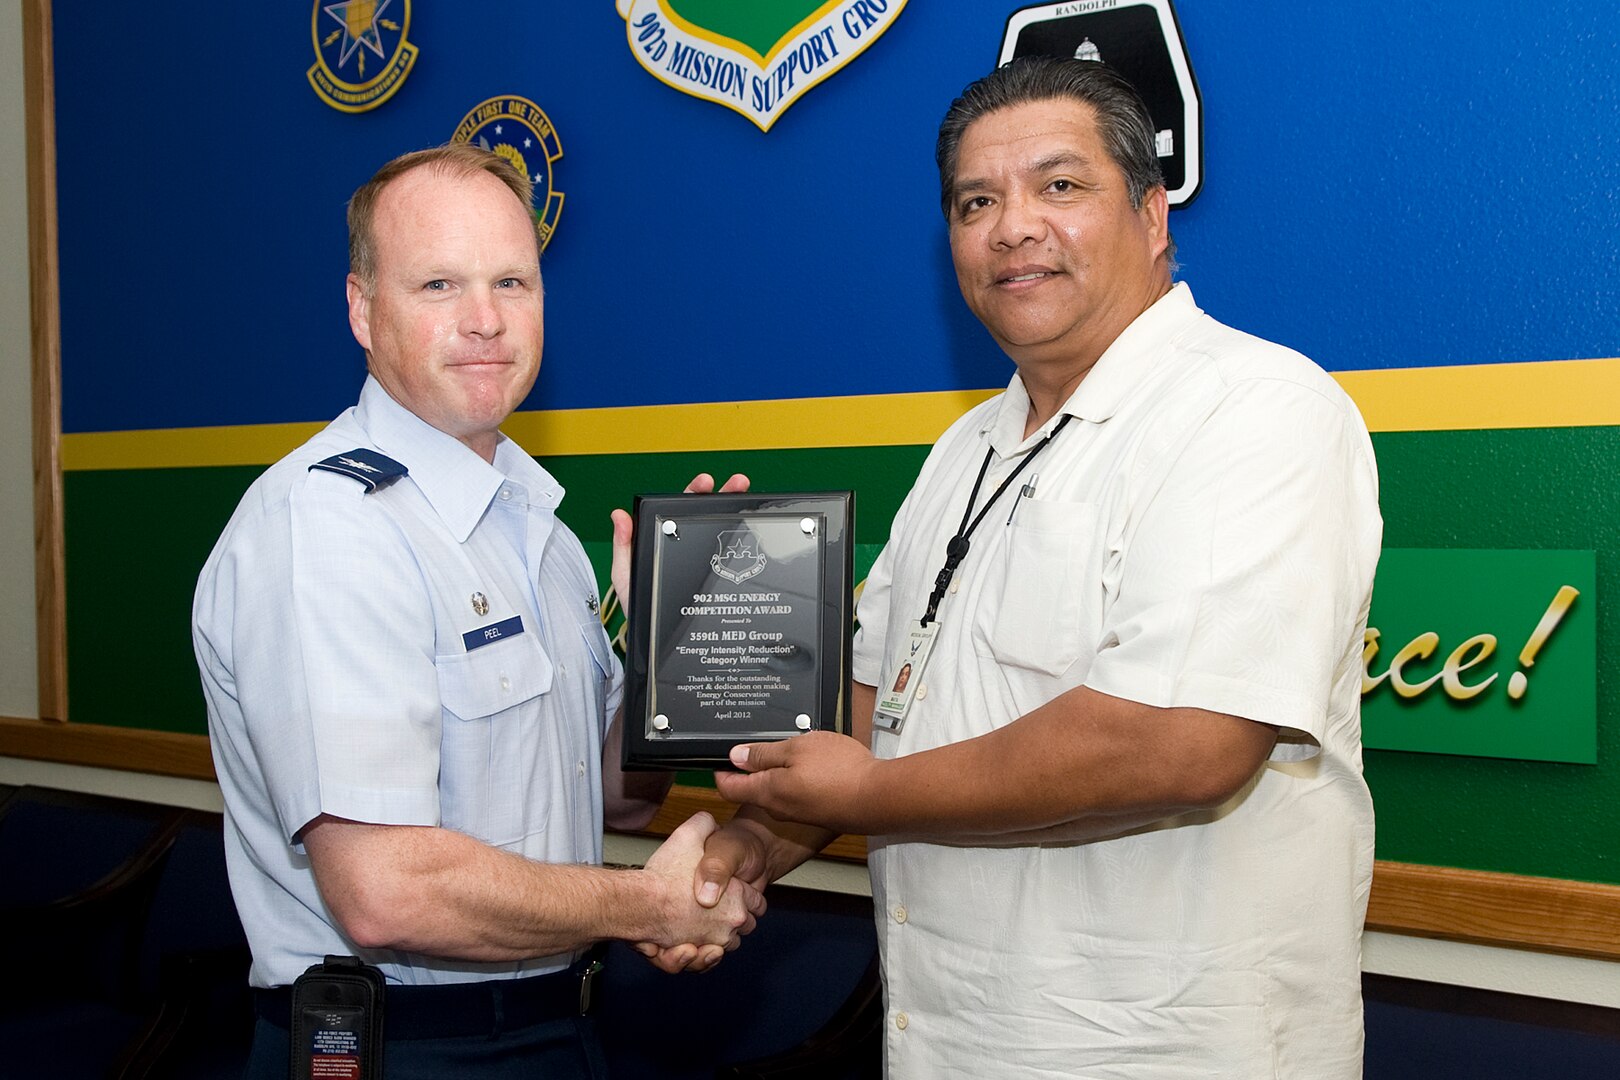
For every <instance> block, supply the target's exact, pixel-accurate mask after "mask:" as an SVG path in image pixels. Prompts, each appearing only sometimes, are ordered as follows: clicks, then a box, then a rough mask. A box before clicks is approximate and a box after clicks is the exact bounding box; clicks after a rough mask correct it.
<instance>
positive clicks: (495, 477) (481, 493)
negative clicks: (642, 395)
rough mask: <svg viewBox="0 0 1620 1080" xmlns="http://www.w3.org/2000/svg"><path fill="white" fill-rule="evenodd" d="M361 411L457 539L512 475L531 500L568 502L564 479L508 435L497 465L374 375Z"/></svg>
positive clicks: (379, 444) (378, 442)
mask: <svg viewBox="0 0 1620 1080" xmlns="http://www.w3.org/2000/svg"><path fill="white" fill-rule="evenodd" d="M355 413H356V417H357V419H358V420H359V421H360V425H361V427H363V428H364V429H365V431H366V434H367V435H368V436H370V438H371V441H372V444H373V445H374V446H375V447H376V449H377V450H379V451H381V452H382V453H384V454H387V455H388V456H389V457H391V458H393V459H394V460H396V461H398V462H399V463H400V464H402V465H404V466H405V467H406V468H407V469H408V470H410V478H411V480H412V481H413V482H414V483H415V484H416V486H417V488H418V489H420V490H421V492H422V494H423V495H424V496H425V497H426V498H427V501H428V502H429V504H431V505H432V507H433V510H434V512H435V513H437V514H438V515H439V517H440V518H441V519H442V520H443V521H444V523H445V526H446V527H447V528H449V530H450V532H451V534H452V535H454V536H455V538H456V540H457V542H464V541H465V540H466V539H467V537H468V536H470V535H472V531H473V529H474V528H475V527H476V526H477V525H478V522H479V521H480V520H481V519H482V518H483V516H484V512H485V511H486V510H488V509H489V504H490V501H491V500H492V499H494V498H495V496H496V495H497V494H498V493H499V492H500V490H501V488H502V487H503V486H504V485H506V484H507V483H508V482H509V481H510V482H513V483H517V484H520V485H522V486H523V488H524V489H525V490H526V492H527V493H528V497H529V503H530V505H531V506H534V507H537V508H540V509H543V510H549V511H554V510H556V508H557V505H558V504H559V503H560V502H562V496H563V489H562V485H560V484H558V483H557V481H556V480H555V479H554V478H553V477H552V475H551V474H550V473H548V472H546V470H545V469H543V468H541V467H540V465H539V464H538V463H536V461H535V460H534V459H533V458H532V457H530V456H529V455H528V454H526V453H524V451H523V449H522V448H521V447H519V446H518V445H517V444H516V443H514V442H513V441H512V440H511V439H508V438H507V437H506V436H505V435H498V436H497V438H498V441H497V443H496V446H495V464H493V465H491V464H490V463H489V462H487V461H485V460H484V459H483V458H481V457H479V456H478V455H477V454H476V453H474V452H473V451H472V450H471V449H470V448H469V447H468V446H467V445H466V444H465V443H463V442H461V441H460V440H459V439H457V438H455V437H454V436H452V435H448V434H446V433H445V432H442V431H440V430H439V429H438V428H436V427H434V426H433V425H431V424H429V423H428V422H427V421H425V420H423V419H422V418H421V417H419V416H417V415H416V414H415V413H413V412H411V411H410V410H409V409H407V408H405V406H403V405H401V404H400V403H399V402H397V401H395V400H394V399H393V398H392V397H391V396H389V394H388V391H386V390H384V389H383V387H382V384H381V383H379V382H378V381H377V380H376V379H375V378H373V377H372V376H370V375H367V376H366V384H365V386H364V387H362V388H361V390H360V403H359V405H358V406H357V407H356V409H355Z"/></svg>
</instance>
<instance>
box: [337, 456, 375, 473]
mask: <svg viewBox="0 0 1620 1080" xmlns="http://www.w3.org/2000/svg"><path fill="white" fill-rule="evenodd" d="M338 460H339V461H341V462H343V464H345V465H347V466H348V467H349V468H351V469H359V470H360V471H361V472H381V471H382V470H381V469H378V468H376V467H375V466H372V465H367V464H366V463H365V462H363V461H356V460H354V458H351V457H340V458H338Z"/></svg>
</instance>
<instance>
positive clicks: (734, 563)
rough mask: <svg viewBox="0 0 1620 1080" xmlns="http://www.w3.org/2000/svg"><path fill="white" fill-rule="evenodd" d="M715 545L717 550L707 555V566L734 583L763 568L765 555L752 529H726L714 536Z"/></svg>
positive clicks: (746, 578)
mask: <svg viewBox="0 0 1620 1080" xmlns="http://www.w3.org/2000/svg"><path fill="white" fill-rule="evenodd" d="M715 546H716V547H717V548H719V550H718V551H716V552H715V553H714V554H713V555H711V556H709V568H710V569H711V570H713V571H714V572H715V573H716V574H719V575H720V576H721V577H723V578H725V579H726V580H727V581H729V582H731V583H732V584H734V585H740V584H742V583H743V582H745V581H747V580H748V579H749V578H751V577H754V576H755V575H757V574H758V573H759V572H760V571H761V570H763V569H765V556H764V555H763V554H762V553H761V552H760V550H759V538H758V537H756V536H755V535H754V534H753V531H752V530H749V529H726V530H725V531H724V532H722V533H721V534H720V535H719V536H718V537H717V538H716V540H715Z"/></svg>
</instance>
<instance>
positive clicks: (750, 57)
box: [616, 0, 906, 131]
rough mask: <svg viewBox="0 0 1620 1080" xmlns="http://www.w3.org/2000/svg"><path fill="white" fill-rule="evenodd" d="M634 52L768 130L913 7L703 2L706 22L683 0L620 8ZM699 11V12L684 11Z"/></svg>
mask: <svg viewBox="0 0 1620 1080" xmlns="http://www.w3.org/2000/svg"><path fill="white" fill-rule="evenodd" d="M616 2H617V4H618V8H619V16H620V18H622V19H624V21H625V28H626V32H627V34H628V37H629V41H630V52H631V55H633V56H634V57H635V58H636V60H637V62H638V63H640V64H641V66H642V67H644V68H646V69H647V73H648V74H650V75H651V76H652V77H653V78H655V79H657V80H658V81H659V82H661V83H666V84H668V85H670V86H673V87H674V88H675V89H677V90H679V91H680V92H681V93H683V94H691V95H692V96H693V97H700V98H703V99H704V100H705V101H712V102H714V103H716V104H717V105H724V106H725V107H726V108H728V109H731V110H732V111H734V112H739V113H742V114H743V115H744V116H746V117H748V119H750V120H752V121H753V122H754V124H755V125H756V126H757V127H758V128H759V130H761V131H769V130H771V125H772V124H774V123H776V121H777V120H778V119H779V118H780V117H781V115H782V114H783V113H784V112H786V111H787V107H788V106H789V105H792V104H793V103H794V102H795V101H797V100H799V97H800V96H801V95H802V94H803V93H804V92H805V91H806V90H808V89H810V88H811V87H812V86H814V85H816V84H817V83H819V82H821V81H822V80H823V79H825V78H827V76H829V75H831V74H832V73H833V72H835V71H837V70H838V69H839V68H841V67H843V66H844V65H845V64H847V63H849V62H850V61H851V60H853V59H855V58H856V57H857V56H859V55H860V54H861V53H862V52H864V51H866V47H867V46H868V45H870V44H872V42H874V41H876V40H877V39H878V38H879V37H880V36H882V34H883V32H884V31H885V30H887V29H888V28H889V27H890V25H891V24H893V22H894V20H895V18H896V17H898V16H899V14H900V10H901V9H902V8H904V7H905V6H906V0H830V2H818V0H751V2H750V3H747V4H732V5H721V4H704V5H702V10H703V13H704V14H703V15H702V18H703V20H704V22H703V23H702V24H699V23H697V22H694V21H693V20H692V18H691V17H689V16H683V15H680V14H677V13H676V11H675V6H676V0H616ZM680 7H682V8H683V9H686V10H687V11H688V12H691V11H692V9H693V8H694V7H696V5H692V4H688V3H681V4H680Z"/></svg>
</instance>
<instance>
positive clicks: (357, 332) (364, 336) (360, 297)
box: [345, 274, 371, 353]
mask: <svg viewBox="0 0 1620 1080" xmlns="http://www.w3.org/2000/svg"><path fill="white" fill-rule="evenodd" d="M345 288H346V290H347V292H348V294H349V330H350V331H351V332H352V333H353V334H354V340H356V341H358V342H359V343H360V347H361V348H362V349H364V350H366V352H367V353H370V352H371V297H370V296H369V295H367V293H366V288H365V286H364V285H362V284H361V283H360V279H359V278H358V277H355V276H354V275H353V274H350V275H349V279H348V281H347V282H346V283H345Z"/></svg>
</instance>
